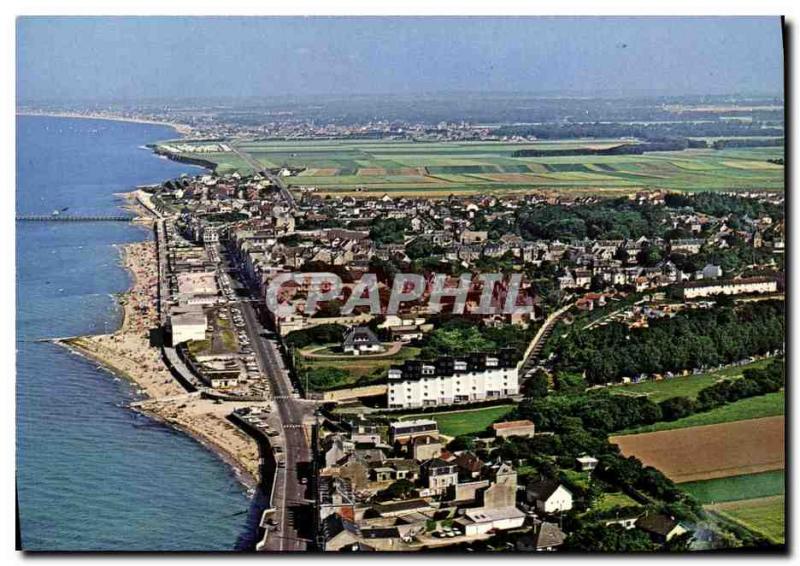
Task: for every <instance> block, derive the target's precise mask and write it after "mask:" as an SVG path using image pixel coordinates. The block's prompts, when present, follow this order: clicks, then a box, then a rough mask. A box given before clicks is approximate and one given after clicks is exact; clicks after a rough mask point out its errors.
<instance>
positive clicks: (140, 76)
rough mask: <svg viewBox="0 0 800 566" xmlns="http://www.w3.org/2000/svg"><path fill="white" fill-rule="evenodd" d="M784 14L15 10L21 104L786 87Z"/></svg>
mask: <svg viewBox="0 0 800 566" xmlns="http://www.w3.org/2000/svg"><path fill="white" fill-rule="evenodd" d="M782 57H783V54H782V42H781V23H780V20H779V19H778V18H491V19H487V18H457V19H451V18H437V19H424V18H413V19H409V18H164V17H159V18H66V17H63V18H31V17H28V18H20V19H18V21H17V95H18V97H19V99H21V100H23V101H24V100H41V99H54V100H65V99H106V98H127V99H141V98H154V97H190V96H191V97H196V96H210V97H214V96H270V95H281V94H290V95H297V94H326V93H330V94H339V95H341V94H373V93H392V92H395V93H403V94H414V93H420V92H440V91H474V92H483V91H494V92H497V91H509V92H510V91H513V92H531V93H536V92H554V91H556V92H567V91H568V92H582V93H588V94H591V93H592V92H597V91H598V90H605V91H608V90H614V91H621V92H642V91H647V92H654V93H661V94H701V93H708V94H716V93H752V92H756V93H770V94H772V93H780V92H781V89H782V82H783V59H782Z"/></svg>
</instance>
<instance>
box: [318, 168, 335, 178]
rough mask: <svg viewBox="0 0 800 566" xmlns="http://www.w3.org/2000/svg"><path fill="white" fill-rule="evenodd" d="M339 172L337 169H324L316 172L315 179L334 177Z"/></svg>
mask: <svg viewBox="0 0 800 566" xmlns="http://www.w3.org/2000/svg"><path fill="white" fill-rule="evenodd" d="M338 172H339V170H338V169H336V168H335V167H323V168H319V169H316V170H315V171H314V177H333V176H334V175H336V174H337V173H338Z"/></svg>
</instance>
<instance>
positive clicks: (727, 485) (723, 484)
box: [681, 470, 786, 505]
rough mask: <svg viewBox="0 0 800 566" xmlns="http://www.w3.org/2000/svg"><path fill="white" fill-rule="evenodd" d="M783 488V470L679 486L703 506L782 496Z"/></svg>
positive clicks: (784, 485)
mask: <svg viewBox="0 0 800 566" xmlns="http://www.w3.org/2000/svg"><path fill="white" fill-rule="evenodd" d="M785 487H786V476H785V473H784V471H783V470H775V471H772V472H762V473H760V474H747V475H743V476H730V477H727V478H717V479H713V480H705V481H697V482H687V483H682V484H681V489H682V490H683V491H686V492H688V493H690V494H692V495H693V496H694V498H695V499H697V501H699V502H700V503H702V504H704V505H705V504H711V503H725V502H728V501H741V500H743V499H755V498H758V497H769V496H773V495H783V494H784V491H785Z"/></svg>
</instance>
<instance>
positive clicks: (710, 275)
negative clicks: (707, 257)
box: [702, 263, 722, 279]
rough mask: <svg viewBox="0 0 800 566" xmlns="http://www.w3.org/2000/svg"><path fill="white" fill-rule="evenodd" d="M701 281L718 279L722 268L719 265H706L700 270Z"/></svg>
mask: <svg viewBox="0 0 800 566" xmlns="http://www.w3.org/2000/svg"><path fill="white" fill-rule="evenodd" d="M702 274H703V279H719V278H720V277H722V268H721V267H720V266H719V265H713V264H710V263H709V264H706V266H705V267H704V268H703V270H702Z"/></svg>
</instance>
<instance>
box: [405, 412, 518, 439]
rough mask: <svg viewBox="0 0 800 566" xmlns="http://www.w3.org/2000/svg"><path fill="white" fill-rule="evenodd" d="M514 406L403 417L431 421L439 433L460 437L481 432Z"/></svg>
mask: <svg viewBox="0 0 800 566" xmlns="http://www.w3.org/2000/svg"><path fill="white" fill-rule="evenodd" d="M513 408H514V405H498V406H495V407H486V408H483V409H470V410H467V411H453V412H450V413H433V414H430V413H426V414H423V415H405V416H403V417H402V419H403V420H408V419H416V418H423V419H433V420H435V421H436V422H437V423H439V432H441V433H442V434H444V435H447V436H461V435H462V434H473V433H476V432H481V431H483V430H485V429H486V427H488V426H489V425H490V424H492V423H493V422H495V421H496V420H498V419H500V418H502V417H504V416H505V415H507V414H508V413H509V412H510V411H511V409H513Z"/></svg>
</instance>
